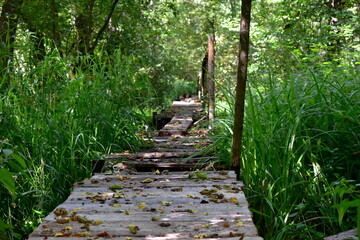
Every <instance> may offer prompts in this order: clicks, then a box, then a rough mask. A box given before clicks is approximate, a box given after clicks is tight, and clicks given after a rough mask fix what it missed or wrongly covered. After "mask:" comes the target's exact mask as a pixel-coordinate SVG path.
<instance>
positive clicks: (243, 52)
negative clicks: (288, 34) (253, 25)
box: [231, 0, 251, 179]
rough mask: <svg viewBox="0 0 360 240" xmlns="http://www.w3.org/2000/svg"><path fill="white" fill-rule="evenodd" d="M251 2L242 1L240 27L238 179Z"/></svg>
mask: <svg viewBox="0 0 360 240" xmlns="http://www.w3.org/2000/svg"><path fill="white" fill-rule="evenodd" d="M250 16H251V0H242V3H241V25H240V52H239V65H238V75H237V85H236V99H235V116H234V131H233V144H232V159H231V167H232V169H234V170H235V172H236V175H237V178H238V179H239V178H240V167H241V145H242V134H243V123H244V104H245V90H246V80H247V65H248V55H249V38H250V37H249V35H250Z"/></svg>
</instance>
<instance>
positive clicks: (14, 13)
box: [0, 0, 23, 88]
mask: <svg viewBox="0 0 360 240" xmlns="http://www.w3.org/2000/svg"><path fill="white" fill-rule="evenodd" d="M22 2H23V0H5V2H4V3H3V6H2V11H1V16H0V67H1V68H2V69H1V70H0V74H1V73H2V71H4V70H5V69H7V68H8V67H9V66H10V61H11V59H12V57H13V53H14V46H13V43H14V42H15V39H16V36H15V35H16V29H17V24H18V16H19V11H20V7H21V5H22ZM0 84H1V83H0ZM7 84H8V83H3V84H1V86H0V88H2V87H6V86H5V85H7Z"/></svg>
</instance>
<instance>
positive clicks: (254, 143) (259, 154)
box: [216, 66, 360, 239]
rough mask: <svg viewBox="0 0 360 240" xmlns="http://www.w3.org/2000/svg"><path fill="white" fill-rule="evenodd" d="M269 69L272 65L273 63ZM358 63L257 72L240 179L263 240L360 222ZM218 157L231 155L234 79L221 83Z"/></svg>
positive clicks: (315, 235)
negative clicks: (282, 72) (280, 73)
mask: <svg viewBox="0 0 360 240" xmlns="http://www.w3.org/2000/svg"><path fill="white" fill-rule="evenodd" d="M269 69H270V67H269ZM359 83H360V80H359V70H358V69H356V68H353V67H330V66H328V67H322V68H317V69H316V68H312V67H307V68H296V67H294V68H289V69H288V72H287V77H286V78H283V79H280V78H277V77H276V75H275V74H274V73H273V72H271V71H270V70H269V71H268V72H267V73H264V75H262V76H261V75H259V74H256V75H255V74H252V75H250V79H249V86H248V88H247V97H246V110H245V111H246V113H245V123H244V136H243V148H242V154H243V155H242V170H241V171H242V177H243V180H244V181H245V183H246V195H247V197H248V200H249V201H250V204H251V206H250V207H251V209H252V211H253V212H254V221H255V223H256V225H257V226H258V229H259V232H260V234H261V235H262V236H264V238H265V239H322V238H323V237H324V236H327V235H331V234H336V233H338V232H341V231H343V230H347V229H351V228H355V227H356V225H357V227H358V229H359V227H360V189H359V182H360V175H359V169H360V153H359V150H360V120H359V117H360V91H359V87H358V86H359ZM222 93H223V94H222V95H223V97H224V100H225V102H226V104H223V105H225V107H224V108H219V112H221V115H222V116H221V117H219V119H218V129H217V130H218V131H219V132H218V133H217V135H216V137H217V141H218V143H219V146H220V148H219V154H221V155H222V157H223V159H229V158H230V146H231V145H230V144H231V138H232V130H231V129H232V121H233V111H234V110H233V102H234V94H233V93H234V92H233V83H232V82H228V83H227V84H223V86H222Z"/></svg>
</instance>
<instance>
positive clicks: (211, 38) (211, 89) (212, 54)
mask: <svg viewBox="0 0 360 240" xmlns="http://www.w3.org/2000/svg"><path fill="white" fill-rule="evenodd" d="M214 45H215V34H213V33H212V34H210V35H209V40H208V74H207V79H208V96H209V120H210V121H211V122H212V121H213V120H214V118H215V82H214V67H215V63H214V57H215V47H214Z"/></svg>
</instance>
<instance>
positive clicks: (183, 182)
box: [30, 172, 261, 240]
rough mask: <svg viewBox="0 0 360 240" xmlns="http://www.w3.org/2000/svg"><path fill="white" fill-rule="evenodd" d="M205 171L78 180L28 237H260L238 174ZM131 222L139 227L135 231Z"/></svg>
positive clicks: (99, 176) (115, 175) (94, 177)
mask: <svg viewBox="0 0 360 240" xmlns="http://www.w3.org/2000/svg"><path fill="white" fill-rule="evenodd" d="M201 173H202V174H203V175H202V176H204V174H206V176H207V179H199V178H197V177H195V178H189V175H190V176H191V174H192V173H184V172H175V173H166V174H161V175H157V174H155V173H143V174H141V175H140V174H136V175H119V174H116V173H114V174H112V175H95V176H93V177H92V178H91V179H89V180H84V181H83V182H81V183H78V184H76V185H75V189H74V190H73V192H72V193H71V195H70V196H69V198H68V199H67V200H66V201H65V202H64V203H63V204H61V205H60V206H59V207H58V208H57V210H56V209H55V211H53V212H52V213H51V214H50V215H49V216H47V217H46V218H45V219H44V221H43V223H42V225H41V226H40V227H39V228H38V229H37V230H35V231H34V232H33V233H32V234H31V235H30V239H31V240H35V239H51V238H53V237H55V236H61V235H62V234H63V235H66V234H68V235H70V238H76V236H81V235H86V236H84V238H86V239H94V238H96V237H99V236H103V235H106V236H108V237H112V238H115V239H116V238H118V239H121V238H126V237H131V238H142V239H171V238H170V236H171V234H175V235H176V236H181V237H180V239H194V238H196V237H205V236H207V239H211V238H212V239H227V238H228V239H231V238H234V237H237V239H238V238H239V237H240V236H245V237H248V239H261V238H257V230H256V228H255V226H254V224H253V223H252V220H251V212H250V211H249V209H248V204H247V201H246V198H245V196H244V194H243V192H242V191H241V189H242V187H243V184H242V183H241V182H237V181H235V174H234V173H233V172H229V173H227V174H226V172H201ZM59 209H62V210H66V213H65V214H64V216H62V217H61V218H60V217H59V216H57V215H56V214H55V213H58V212H59ZM64 219H65V220H64ZM81 219H82V220H81ZM86 221H88V223H87V224H86V223H84V222H86ZM129 225H133V226H137V227H138V228H139V230H138V231H136V233H131V232H130V230H129ZM65 229H67V230H65Z"/></svg>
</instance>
